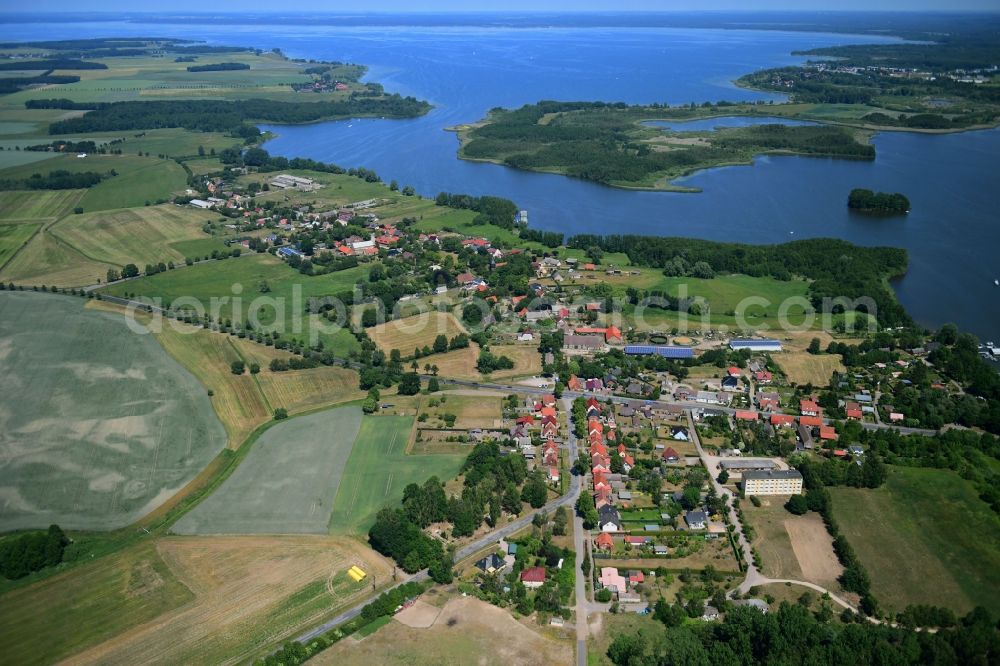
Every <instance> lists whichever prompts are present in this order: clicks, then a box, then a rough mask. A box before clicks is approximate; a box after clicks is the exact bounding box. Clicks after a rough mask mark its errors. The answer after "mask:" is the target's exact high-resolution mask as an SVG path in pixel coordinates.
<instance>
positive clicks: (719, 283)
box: [628, 270, 808, 319]
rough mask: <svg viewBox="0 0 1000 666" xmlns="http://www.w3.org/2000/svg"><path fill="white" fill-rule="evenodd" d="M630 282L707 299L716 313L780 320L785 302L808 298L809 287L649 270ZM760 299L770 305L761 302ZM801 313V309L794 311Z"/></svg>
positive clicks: (744, 277)
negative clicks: (663, 273)
mask: <svg viewBox="0 0 1000 666" xmlns="http://www.w3.org/2000/svg"><path fill="white" fill-rule="evenodd" d="M628 281H629V282H630V283H633V286H636V287H641V288H644V289H647V290H655V291H665V292H667V293H669V294H670V295H671V296H673V297H675V298H676V297H686V298H703V299H705V300H706V301H708V304H709V307H710V308H711V311H712V312H713V313H714V314H730V315H731V314H733V313H745V316H746V317H747V318H748V319H764V318H770V319H774V318H777V316H778V308H779V306H780V305H781V303H782V302H783V301H785V300H786V299H789V298H793V297H794V298H799V299H803V298H805V295H806V289H807V286H808V285H807V283H806V282H804V281H802V280H789V281H781V280H775V279H774V278H770V277H751V276H749V275H719V276H717V277H715V278H712V279H711V280H704V279H700V278H691V277H664V276H663V275H661V274H659V273H656V272H654V271H649V270H647V271H645V272H644V273H643V274H642V275H641V276H639V277H636V278H628ZM760 299H764V300H765V301H767V303H766V304H765V303H759V302H758V301H760ZM801 311H802V308H801V307H796V308H795V309H793V310H792V312H799V313H800V312H801Z"/></svg>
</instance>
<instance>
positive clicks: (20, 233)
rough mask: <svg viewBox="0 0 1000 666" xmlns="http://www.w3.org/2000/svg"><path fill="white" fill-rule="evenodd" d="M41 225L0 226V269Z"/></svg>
mask: <svg viewBox="0 0 1000 666" xmlns="http://www.w3.org/2000/svg"><path fill="white" fill-rule="evenodd" d="M40 226H42V225H41V224H30V223H25V224H0V268H3V266H4V264H6V263H7V262H8V261H10V258H11V257H13V256H14V254H15V253H16V252H17V251H18V250H20V249H21V247H22V246H23V245H24V244H25V243H27V242H28V239H29V238H31V237H32V235H34V233H35V232H36V231H38V228H39V227H40Z"/></svg>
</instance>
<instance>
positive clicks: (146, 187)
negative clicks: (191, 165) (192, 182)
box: [80, 157, 187, 212]
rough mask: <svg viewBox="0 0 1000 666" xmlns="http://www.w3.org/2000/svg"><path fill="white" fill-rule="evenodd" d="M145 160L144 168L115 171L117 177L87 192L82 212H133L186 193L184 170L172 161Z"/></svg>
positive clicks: (125, 168) (132, 167) (139, 165)
mask: <svg viewBox="0 0 1000 666" xmlns="http://www.w3.org/2000/svg"><path fill="white" fill-rule="evenodd" d="M88 159H89V158H88ZM135 159H136V160H138V159H139V158H138V157H136V158H135ZM142 159H143V161H144V162H143V163H142V164H137V165H134V166H132V165H129V166H127V167H124V168H120V165H119V166H118V167H113V168H116V169H117V170H118V175H117V176H115V177H114V178H109V179H107V180H105V181H102V182H101V183H99V184H98V185H95V186H94V187H92V188H90V189H89V190H87V193H86V194H84V195H83V199H81V200H80V205H81V206H83V210H84V211H88V212H89V211H94V210H110V209H113V208H131V207H134V206H142V205H145V204H147V203H152V202H156V201H158V200H161V199H169V198H170V195H171V194H174V193H176V192H181V193H183V191H184V190H185V188H186V187H187V174H186V173H185V172H184V167H182V166H181V165H180V164H178V163H177V162H174V161H173V160H161V159H155V158H152V157H146V158H142Z"/></svg>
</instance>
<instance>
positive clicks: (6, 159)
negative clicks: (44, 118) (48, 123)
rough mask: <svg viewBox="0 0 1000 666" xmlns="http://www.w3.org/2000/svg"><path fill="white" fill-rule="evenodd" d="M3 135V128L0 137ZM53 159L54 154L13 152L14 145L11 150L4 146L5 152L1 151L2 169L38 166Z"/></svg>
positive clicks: (0, 167)
mask: <svg viewBox="0 0 1000 666" xmlns="http://www.w3.org/2000/svg"><path fill="white" fill-rule="evenodd" d="M3 134H4V133H3V132H2V128H0V136H3ZM29 143H30V142H29ZM53 157H55V155H54V154H52V153H43V152H35V151H28V150H13V144H12V145H11V149H7V146H4V150H2V151H0V169H7V168H9V167H19V166H24V165H25V164H37V163H38V162H42V161H44V160H48V159H51V158H53Z"/></svg>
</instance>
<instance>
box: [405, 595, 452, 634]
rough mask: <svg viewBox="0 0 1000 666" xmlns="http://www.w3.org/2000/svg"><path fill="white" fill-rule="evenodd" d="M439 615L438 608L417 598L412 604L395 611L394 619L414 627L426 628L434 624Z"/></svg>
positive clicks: (439, 610)
mask: <svg viewBox="0 0 1000 666" xmlns="http://www.w3.org/2000/svg"><path fill="white" fill-rule="evenodd" d="M439 615H441V609H440V608H435V607H434V606H431V605H430V604H428V603H425V602H424V601H421V600H420V599H417V600H416V601H415V602H413V605H412V606H410V607H409V608H406V609H404V610H401V611H399V612H398V613H396V620H397V621H398V622H402V623H403V624H405V625H406V626H408V627H413V628H414V629H426V628H427V627H430V626H432V625H433V624H434V621H435V620H437V619H438V616H439Z"/></svg>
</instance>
